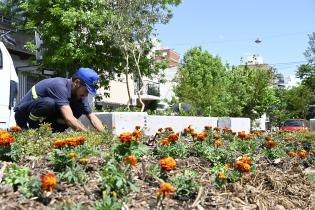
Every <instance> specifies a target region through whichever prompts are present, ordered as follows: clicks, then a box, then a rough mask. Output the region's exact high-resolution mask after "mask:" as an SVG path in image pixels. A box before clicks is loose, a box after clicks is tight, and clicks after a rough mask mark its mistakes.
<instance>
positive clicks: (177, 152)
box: [156, 140, 189, 158]
mask: <svg viewBox="0 0 315 210" xmlns="http://www.w3.org/2000/svg"><path fill="white" fill-rule="evenodd" d="M188 149H189V147H188V144H187V142H184V141H183V140H178V141H176V142H171V144H170V145H169V146H166V145H160V146H158V147H157V150H156V153H157V155H158V156H159V157H160V158H163V157H173V158H185V157H187V155H188V154H189V150H188Z"/></svg>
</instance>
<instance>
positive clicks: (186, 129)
mask: <svg viewBox="0 0 315 210" xmlns="http://www.w3.org/2000/svg"><path fill="white" fill-rule="evenodd" d="M193 131H194V129H192V127H191V126H188V127H187V128H184V133H186V134H188V133H191V132H193Z"/></svg>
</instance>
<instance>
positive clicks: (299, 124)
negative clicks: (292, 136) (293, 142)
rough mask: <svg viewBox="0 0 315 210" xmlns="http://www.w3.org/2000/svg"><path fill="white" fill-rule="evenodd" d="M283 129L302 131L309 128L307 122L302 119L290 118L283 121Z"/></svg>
mask: <svg viewBox="0 0 315 210" xmlns="http://www.w3.org/2000/svg"><path fill="white" fill-rule="evenodd" d="M280 130H282V131H301V130H309V127H308V125H307V122H306V121H305V120H301V119H290V120H286V121H284V123H283V126H282V127H281V128H280Z"/></svg>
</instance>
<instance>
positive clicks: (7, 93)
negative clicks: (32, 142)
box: [0, 42, 18, 129]
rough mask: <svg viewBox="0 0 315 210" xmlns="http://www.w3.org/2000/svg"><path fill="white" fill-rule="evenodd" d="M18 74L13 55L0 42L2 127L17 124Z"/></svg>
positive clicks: (0, 114) (0, 123) (0, 120)
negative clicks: (15, 108)
mask: <svg viewBox="0 0 315 210" xmlns="http://www.w3.org/2000/svg"><path fill="white" fill-rule="evenodd" d="M17 86H18V76H17V74H16V71H15V68H14V64H13V60H12V58H11V55H10V53H9V51H8V50H7V48H6V47H5V45H4V44H3V42H0V129H8V128H9V127H10V126H13V125H15V119H14V111H13V107H14V105H15V102H16V97H17Z"/></svg>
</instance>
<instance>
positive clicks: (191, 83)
mask: <svg viewBox="0 0 315 210" xmlns="http://www.w3.org/2000/svg"><path fill="white" fill-rule="evenodd" d="M273 78H274V70H273V69H272V68H271V67H268V66H265V65H255V66H248V65H246V64H245V65H241V66H239V67H232V68H231V69H230V68H229V66H227V65H226V66H224V65H223V64H222V61H221V59H220V58H219V57H214V56H212V55H211V54H210V53H209V52H207V51H204V50H203V49H202V48H201V47H194V48H192V49H190V50H188V52H186V53H185V55H184V63H183V64H182V66H181V67H180V69H179V72H178V75H177V83H178V85H177V86H176V88H175V94H176V96H177V97H179V100H180V101H185V102H188V103H190V104H192V105H193V108H194V109H195V110H200V109H201V110H203V115H205V116H231V117H249V118H251V119H256V118H259V117H260V116H261V115H262V114H263V113H264V112H266V111H267V109H268V108H269V107H270V106H272V105H273V104H274V103H275V101H276V97H275V95H274V90H273V89H272V88H271V83H272V81H273Z"/></svg>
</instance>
